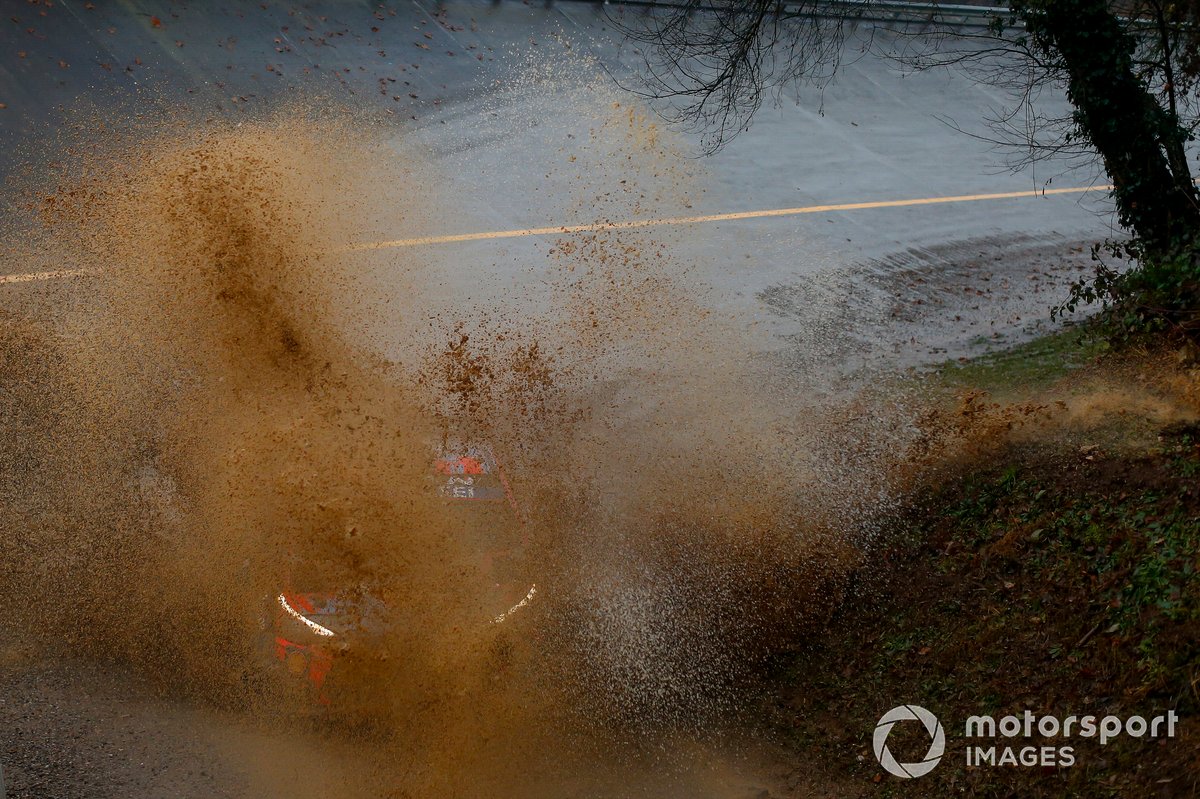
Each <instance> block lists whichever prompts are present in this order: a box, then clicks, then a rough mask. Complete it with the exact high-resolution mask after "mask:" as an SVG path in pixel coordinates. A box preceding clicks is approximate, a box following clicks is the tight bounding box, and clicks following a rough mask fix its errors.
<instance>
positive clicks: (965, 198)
mask: <svg viewBox="0 0 1200 799" xmlns="http://www.w3.org/2000/svg"><path fill="white" fill-rule="evenodd" d="M1111 189H1112V186H1072V187H1070V188H1063V189H1033V190H1029V191H1005V192H1000V193H997V194H959V195H956V196H953V197H920V198H917V199H911V200H878V201H874V202H865V203H841V204H839V205H807V206H803V207H800V208H768V209H764V210H761V211H738V212H736V213H728V214H705V215H703V216H677V217H666V218H662V219H629V220H625V221H622V222H594V223H591V224H586V225H560V226H558V227H535V228H525V229H524V230H489V231H485V232H482V233H453V234H449V235H445V236H420V237H417V238H412V239H393V240H391V241H369V242H365V243H363V244H355V245H351V246H350V247H349V248H347V249H348V250H349V251H351V252H361V251H365V250H388V249H394V248H398V247H418V246H422V245H429V244H453V243H455V242H462V241H487V240H491V239H513V238H519V237H523V236H552V235H556V234H557V235H562V234H569V233H596V232H601V231H606V230H631V229H634V228H647V227H662V226H666V225H697V224H702V223H704V222H731V221H737V220H741V219H767V218H770V217H779V216H798V215H800V214H819V213H827V212H833V211H865V210H868V209H872V208H905V207H909V206H917V205H941V204H943V203H968V202H979V201H982V200H1011V199H1017V198H1021V197H1045V196H1049V195H1052V194H1084V193H1087V192H1093V191H1110V190H1111ZM88 274H95V273H94V272H93V271H91V270H87V269H60V270H55V271H52V272H29V273H26V274H22V275H0V284H5V283H26V282H30V281H35V280H53V279H56V278H64V277H78V276H82V275H88Z"/></svg>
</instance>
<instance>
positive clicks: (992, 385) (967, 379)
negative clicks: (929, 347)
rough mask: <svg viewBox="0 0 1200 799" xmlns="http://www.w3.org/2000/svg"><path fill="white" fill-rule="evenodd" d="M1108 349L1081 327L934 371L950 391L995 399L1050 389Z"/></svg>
mask: <svg viewBox="0 0 1200 799" xmlns="http://www.w3.org/2000/svg"><path fill="white" fill-rule="evenodd" d="M1107 351H1108V346H1107V345H1106V344H1105V343H1104V342H1103V341H1100V340H1098V339H1096V338H1095V337H1089V336H1088V335H1087V333H1086V330H1085V329H1084V328H1083V327H1068V328H1065V329H1063V330H1060V331H1058V332H1056V333H1051V334H1050V335H1047V336H1042V337H1040V338H1036V339H1034V340H1032V341H1029V342H1026V343H1024V344H1019V345H1017V346H1016V347H1012V348H1010V349H1004V350H998V351H995V352H989V353H986V354H984V355H981V356H979V357H977V358H972V359H970V360H968V361H965V362H962V361H948V362H946V363H944V364H942V365H941V366H940V367H938V368H937V370H936V373H937V375H938V377H939V378H940V380H941V381H942V383H943V384H944V385H945V386H947V387H949V388H960V389H961V388H971V389H977V390H982V391H986V392H988V393H989V394H995V395H998V396H1003V395H1006V394H1008V393H1010V392H1012V391H1029V390H1034V389H1042V388H1046V387H1048V386H1050V385H1051V384H1052V383H1054V382H1055V381H1057V380H1059V379H1061V378H1063V377H1065V376H1066V375H1068V374H1069V373H1070V372H1072V371H1074V370H1075V369H1078V368H1080V367H1082V366H1084V365H1086V364H1088V363H1090V362H1092V361H1094V360H1095V359H1096V358H1098V357H1100V356H1101V355H1103V354H1104V353H1105V352H1107Z"/></svg>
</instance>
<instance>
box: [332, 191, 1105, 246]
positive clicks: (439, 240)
mask: <svg viewBox="0 0 1200 799" xmlns="http://www.w3.org/2000/svg"><path fill="white" fill-rule="evenodd" d="M1111 189H1112V186H1076V187H1071V188H1064V189H1035V190H1031V191H1006V192H1001V193H999V194H960V195H957V196H954V197H922V198H918V199H913V200H879V201H875V202H865V203H842V204H840V205H808V206H804V207H801V208H770V209H766V210H762V211H739V212H737V213H729V214H706V215H704V216H678V217H667V218H665V219H631V220H627V221H624V222H594V223H591V224H586V225H563V226H559V227H535V228H526V229H524V230H491V231H487V232H484V233H454V234H450V235H446V236H420V237H418V238H413V239H394V240H392V241H370V242H366V243H364V244H355V245H353V246H351V247H349V248H348V249H350V250H352V251H354V250H387V249H392V248H395V247H416V246H420V245H425V244H452V243H454V242H460V241H483V240H487V239H512V238H518V237H521V236H551V235H554V234H560V235H561V234H564V233H594V232H599V231H605V230H629V229H631V228H645V227H660V226H663V225H696V224H700V223H703V222H729V221H734V220H739V219H765V218H767V217H775V216H796V215H799V214H818V213H823V212H829V211H863V210H867V209H870V208H903V207H906V206H913V205H938V204H941V203H966V202H978V201H980V200H1009V199H1013V198H1017V197H1042V196H1046V195H1051V194H1083V193H1085V192H1091V191H1109V190H1111Z"/></svg>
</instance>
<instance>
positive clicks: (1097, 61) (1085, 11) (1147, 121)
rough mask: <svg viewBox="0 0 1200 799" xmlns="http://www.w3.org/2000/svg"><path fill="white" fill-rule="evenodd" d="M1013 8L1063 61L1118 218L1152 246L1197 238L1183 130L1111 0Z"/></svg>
mask: <svg viewBox="0 0 1200 799" xmlns="http://www.w3.org/2000/svg"><path fill="white" fill-rule="evenodd" d="M1014 8H1015V10H1016V11H1017V12H1018V13H1019V14H1020V15H1021V17H1022V19H1023V20H1024V21H1025V24H1026V27H1027V29H1028V31H1029V33H1030V34H1031V35H1032V36H1033V37H1034V40H1035V41H1038V40H1040V43H1041V44H1043V45H1045V46H1046V47H1047V48H1048V49H1051V50H1053V51H1056V52H1057V53H1058V55H1059V56H1060V57H1061V60H1062V63H1063V64H1064V66H1065V67H1066V70H1067V75H1068V78H1067V95H1068V97H1069V98H1070V100H1071V103H1072V105H1073V106H1074V107H1075V112H1074V118H1075V123H1076V125H1077V126H1078V128H1079V131H1080V132H1081V133H1082V134H1083V135H1084V136H1086V137H1087V138H1088V140H1089V141H1090V142H1091V143H1092V145H1093V146H1094V147H1095V148H1096V150H1097V151H1099V153H1100V155H1101V157H1102V158H1103V159H1104V167H1105V169H1106V170H1107V172H1108V174H1109V177H1110V178H1111V179H1112V182H1113V186H1114V187H1115V188H1114V191H1113V196H1114V198H1115V199H1116V204H1117V213H1118V216H1119V218H1120V221H1121V223H1122V224H1123V225H1124V226H1125V227H1127V228H1128V229H1130V230H1131V231H1133V232H1134V233H1135V234H1136V235H1137V236H1138V237H1139V238H1140V239H1141V240H1142V242H1143V244H1144V245H1145V246H1146V250H1147V252H1148V253H1151V254H1158V255H1166V254H1169V253H1171V252H1173V251H1174V250H1175V249H1176V248H1179V247H1183V246H1189V245H1192V244H1194V243H1195V239H1196V237H1197V235H1198V234H1200V202H1198V196H1197V193H1196V188H1195V185H1194V184H1193V183H1192V177H1191V173H1190V170H1189V169H1188V167H1187V161H1186V157H1184V158H1183V159H1182V163H1181V162H1180V161H1181V158H1180V156H1182V154H1183V146H1182V142H1183V141H1184V138H1185V134H1184V132H1183V130H1182V129H1181V128H1180V126H1179V122H1178V120H1177V119H1176V118H1175V117H1174V115H1172V114H1170V113H1169V112H1168V111H1167V110H1166V109H1164V108H1163V107H1162V106H1161V105H1160V104H1159V102H1158V100H1157V99H1156V98H1155V97H1154V95H1153V94H1151V93H1150V91H1149V90H1148V89H1147V87H1146V86H1145V85H1144V84H1143V83H1142V81H1141V80H1139V79H1138V76H1137V75H1135V74H1134V71H1133V54H1134V47H1135V43H1134V40H1133V38H1132V37H1131V36H1130V35H1129V34H1128V33H1127V32H1126V31H1125V29H1124V28H1123V26H1122V23H1121V21H1120V20H1119V19H1117V17H1116V16H1115V15H1114V14H1113V12H1112V11H1111V10H1110V8H1109V5H1108V3H1107V2H1105V0H1027V2H1017V3H1014ZM1172 156H1174V157H1172Z"/></svg>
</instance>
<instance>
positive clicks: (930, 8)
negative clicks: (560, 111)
mask: <svg viewBox="0 0 1200 799" xmlns="http://www.w3.org/2000/svg"><path fill="white" fill-rule="evenodd" d="M586 1H587V2H602V3H603V5H623V6H641V7H648V8H683V7H684V6H683V5H682V4H681V3H678V2H670V1H669V0H586ZM552 2H553V0H546V4H547V5H550V4H551V3H552ZM822 5H824V6H825V7H827V8H828V9H829V14H828V16H833V15H834V13H838V14H848V15H853V16H854V17H855V18H856V19H859V20H862V21H864V22H903V21H910V22H915V21H928V22H938V23H941V24H943V25H958V26H963V27H968V26H985V25H988V24H989V23H990V22H991V21H992V19H993V18H994V17H997V16H1008V15H1010V14H1011V13H1012V12H1011V11H1010V9H1008V8H1007V7H1004V6H976V5H966V4H962V3H935V2H925V3H910V2H902V0H828V1H827V2H825V3H823V4H822ZM691 8H693V9H694V10H697V11H715V10H717V9H716V8H715V7H712V6H703V5H701V6H691ZM779 8H780V10H781V11H782V12H784V13H786V12H788V11H797V10H800V11H802V13H804V14H807V15H811V16H823V15H822V14H821V12H820V11H816V12H814V11H813V10H812V9H811V8H809V7H808V6H807V5H806V6H805V7H803V8H801V7H798V6H797V5H796V4H794V3H788V2H786V0H785V2H781V3H780V4H779Z"/></svg>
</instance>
